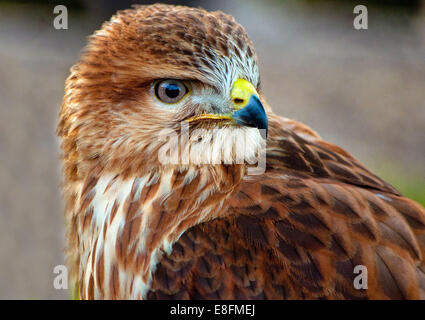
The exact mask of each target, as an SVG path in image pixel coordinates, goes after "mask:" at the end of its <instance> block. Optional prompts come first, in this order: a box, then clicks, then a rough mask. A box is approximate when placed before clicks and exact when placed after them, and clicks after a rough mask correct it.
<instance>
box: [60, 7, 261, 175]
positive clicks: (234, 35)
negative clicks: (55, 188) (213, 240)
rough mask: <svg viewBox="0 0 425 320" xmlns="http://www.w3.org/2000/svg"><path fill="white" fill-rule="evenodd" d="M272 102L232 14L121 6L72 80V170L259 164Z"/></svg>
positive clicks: (68, 137)
mask: <svg viewBox="0 0 425 320" xmlns="http://www.w3.org/2000/svg"><path fill="white" fill-rule="evenodd" d="M265 106H266V104H265V101H264V98H263V96H262V94H261V90H260V80H259V71H258V64H257V57H256V54H255V51H254V48H253V45H252V42H251V40H250V39H249V37H248V36H247V34H246V32H245V30H244V29H243V27H242V26H241V25H239V24H238V23H237V22H236V21H235V20H234V19H233V17H231V16H229V15H226V14H224V13H222V12H207V11H205V10H202V9H194V8H186V7H179V6H177V7H176V6H167V5H155V6H149V7H144V6H141V7H135V8H133V9H129V10H125V11H121V12H118V13H117V15H115V16H113V17H112V19H111V20H110V21H109V22H106V23H105V24H104V25H103V26H102V28H101V29H100V30H98V31H96V32H95V33H94V35H93V36H91V37H90V39H89V43H88V45H87V47H86V48H85V50H84V52H83V54H82V57H81V59H80V61H79V62H78V63H77V64H76V65H75V66H74V67H73V68H72V69H71V75H70V76H69V78H68V79H67V82H66V88H65V96H64V100H63V104H62V110H61V114H60V123H59V126H58V133H59V135H60V136H61V138H62V141H63V142H62V147H63V149H64V151H65V152H64V153H65V157H66V159H65V160H66V161H65V171H66V172H67V173H68V176H69V177H75V176H85V175H87V173H88V172H90V171H92V170H94V168H101V169H102V170H112V171H118V172H125V173H126V174H132V173H135V172H137V173H138V174H140V173H141V172H142V171H148V170H153V169H155V168H158V167H163V166H167V165H176V164H177V165H180V166H183V167H184V166H188V165H192V164H195V165H203V164H208V165H211V164H220V163H225V164H240V161H242V162H243V161H245V160H248V162H251V163H252V160H253V159H254V160H255V158H256V157H258V153H259V149H260V148H261V146H264V143H263V142H264V139H265V136H266V134H267V129H268V124H267V116H266V110H265ZM266 109H267V106H266ZM185 130H186V131H185ZM184 133H187V136H185V135H184ZM173 138H176V139H173ZM241 145H242V148H241ZM238 148H239V149H238ZM235 150H239V152H241V153H242V154H239V155H237V154H236V153H237V152H235ZM185 152H187V153H188V155H186V157H185ZM161 155H163V156H165V158H166V159H165V161H164V159H160V158H161V157H160V156H161ZM170 159H171V160H170ZM167 161H168V162H167ZM176 161H177V162H176ZM237 161H239V162H237Z"/></svg>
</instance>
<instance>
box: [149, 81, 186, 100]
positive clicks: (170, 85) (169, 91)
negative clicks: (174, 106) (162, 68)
mask: <svg viewBox="0 0 425 320" xmlns="http://www.w3.org/2000/svg"><path fill="white" fill-rule="evenodd" d="M187 91H188V89H187V87H186V86H185V85H184V83H183V82H181V81H178V80H163V81H160V82H158V83H157V84H156V85H155V95H156V97H157V98H158V99H159V100H161V101H162V102H165V103H177V102H179V101H180V100H181V99H182V98H183V97H184V96H185V94H186V93H187Z"/></svg>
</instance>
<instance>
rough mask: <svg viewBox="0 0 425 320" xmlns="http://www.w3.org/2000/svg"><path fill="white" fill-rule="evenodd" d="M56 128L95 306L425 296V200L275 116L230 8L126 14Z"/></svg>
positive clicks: (70, 232)
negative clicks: (144, 301)
mask: <svg viewBox="0 0 425 320" xmlns="http://www.w3.org/2000/svg"><path fill="white" fill-rule="evenodd" d="M57 134H58V135H59V137H60V139H61V148H62V165H63V176H64V183H63V193H64V198H65V202H66V208H65V209H66V226H67V246H66V253H67V263H68V266H69V269H70V278H71V281H72V283H73V285H74V286H75V288H77V290H78V295H79V297H81V298H83V299H425V260H424V256H425V210H424V208H422V207H421V206H420V205H418V204H417V203H415V202H414V201H412V200H409V199H407V198H405V197H403V196H402V195H401V194H400V193H399V192H398V191H397V190H396V189H394V188H393V187H392V186H391V185H389V184H388V183H386V182H384V181H383V180H381V179H380V178H378V177H377V176H376V175H374V174H373V173H371V172H370V171H369V170H368V169H366V168H365V167H364V166H362V165H361V164H360V163H359V162H358V161H357V160H356V159H354V158H353V157H352V156H351V155H350V154H349V153H347V152H346V151H345V150H343V149H341V148H339V147H337V146H335V145H333V144H331V143H329V142H326V141H324V140H322V139H321V138H320V136H319V135H318V134H317V133H316V132H315V131H313V130H312V129H310V128H309V127H307V126H306V125H304V124H301V123H299V122H296V121H293V120H290V119H287V118H283V117H280V116H277V115H275V114H274V113H273V112H272V110H271V108H270V107H269V105H268V104H267V102H266V100H265V97H264V96H263V94H262V92H261V86H260V77H259V70H258V64H257V56H256V53H255V50H254V48H253V45H252V42H251V40H250V39H249V37H248V36H247V34H246V32H245V30H244V28H243V27H242V26H241V25H239V24H238V23H237V22H236V21H235V20H234V19H233V17H231V16H229V15H227V14H224V13H222V12H208V11H205V10H203V9H194V8H188V7H182V6H168V5H153V6H137V7H133V8H132V9H128V10H124V11H119V12H118V13H117V14H116V15H115V16H113V17H112V18H111V20H110V21H109V22H106V23H105V24H103V26H102V28H101V29H100V30H98V31H96V32H95V33H94V35H92V36H91V37H90V38H89V41H88V45H87V47H86V48H85V50H84V51H83V53H82V56H81V59H80V60H79V61H78V62H77V63H76V64H75V65H74V66H73V67H72V69H71V74H70V76H69V77H68V79H67V81H66V85H65V95H64V98H63V103H62V108H61V111H60V115H59V123H58V129H57ZM261 159H263V160H264V161H261ZM359 268H360V269H359ZM359 270H360V271H359ZM360 273H361V274H360ZM358 276H362V279H361V281H357V280H356V277H358ZM356 281H357V285H356ZM359 284H360V286H359Z"/></svg>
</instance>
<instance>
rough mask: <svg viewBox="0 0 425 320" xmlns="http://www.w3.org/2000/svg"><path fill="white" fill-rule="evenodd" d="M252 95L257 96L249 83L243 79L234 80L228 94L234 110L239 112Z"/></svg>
mask: <svg viewBox="0 0 425 320" xmlns="http://www.w3.org/2000/svg"><path fill="white" fill-rule="evenodd" d="M253 94H255V95H257V96H258V92H257V90H255V87H254V86H253V85H252V83H251V82H249V81H247V80H245V79H238V80H236V81H235V83H234V84H233V88H232V91H231V92H230V96H231V98H232V101H233V103H234V105H235V110H240V109H242V108H243V107H245V106H246V105H247V104H248V102H249V99H250V98H251V96H252V95H253Z"/></svg>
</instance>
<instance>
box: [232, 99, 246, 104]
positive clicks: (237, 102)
mask: <svg viewBox="0 0 425 320" xmlns="http://www.w3.org/2000/svg"><path fill="white" fill-rule="evenodd" d="M233 102H234V103H236V104H241V103H243V102H244V100H243V99H240V98H235V99H233Z"/></svg>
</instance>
